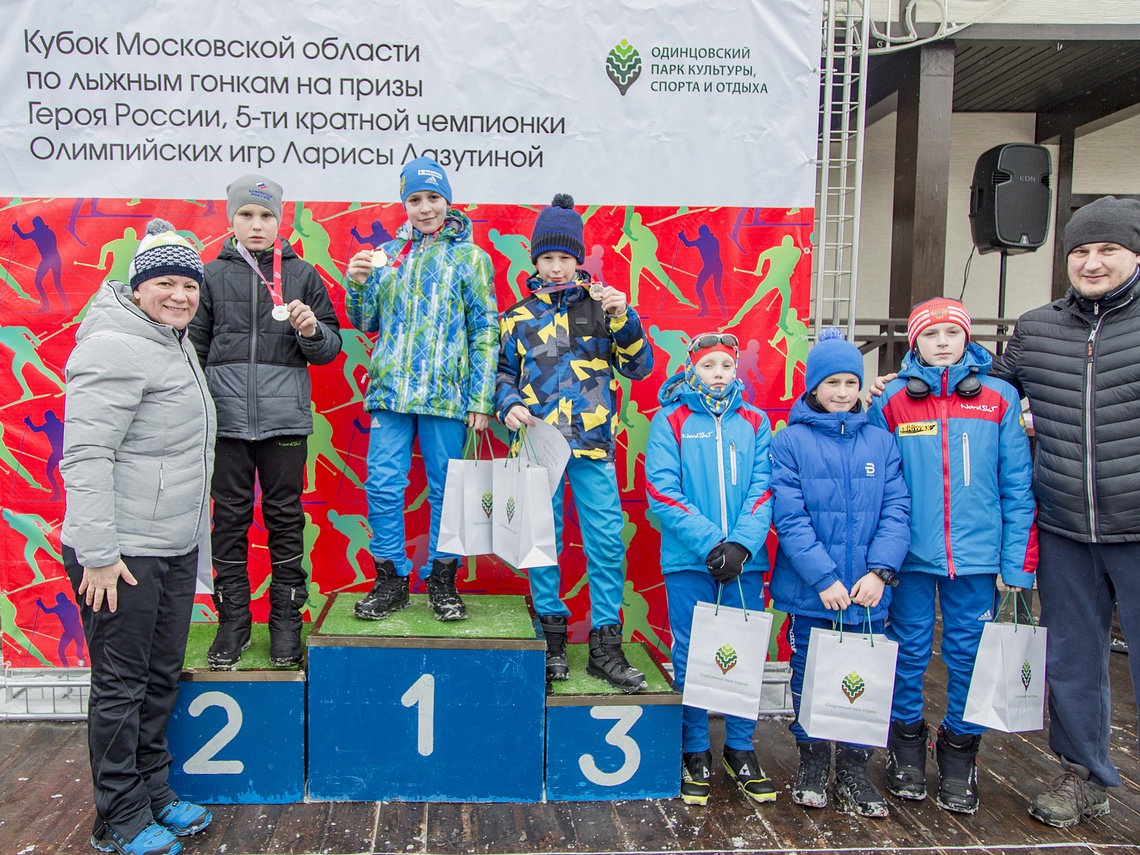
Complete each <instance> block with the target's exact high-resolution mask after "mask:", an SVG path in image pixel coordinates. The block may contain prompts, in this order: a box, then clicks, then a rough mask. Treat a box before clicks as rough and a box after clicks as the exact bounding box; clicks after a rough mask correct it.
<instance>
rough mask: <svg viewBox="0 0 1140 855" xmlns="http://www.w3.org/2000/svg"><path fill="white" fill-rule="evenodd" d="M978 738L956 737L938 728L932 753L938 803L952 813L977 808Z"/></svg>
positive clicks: (965, 811) (979, 744) (980, 738)
mask: <svg viewBox="0 0 1140 855" xmlns="http://www.w3.org/2000/svg"><path fill="white" fill-rule="evenodd" d="M981 745H982V737H981V736H959V735H958V734H956V733H954V732H953V731H950V730H947V729H946V728H945V727H940V728H938V741H937V742H936V743H935V751H936V753H937V755H938V797H937V798H936V799H935V801H937V802H938V806H939V807H940V808H944V809H945V810H949V811H953V812H954V813H975V812H976V811H977V809H978V803H979V801H978V760H977V757H978V749H979V748H980V747H981Z"/></svg>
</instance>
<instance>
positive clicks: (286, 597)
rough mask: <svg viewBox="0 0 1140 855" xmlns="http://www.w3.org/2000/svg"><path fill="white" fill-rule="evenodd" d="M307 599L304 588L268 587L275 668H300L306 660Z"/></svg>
mask: <svg viewBox="0 0 1140 855" xmlns="http://www.w3.org/2000/svg"><path fill="white" fill-rule="evenodd" d="M308 596H309V592H308V588H307V587H306V586H304V585H302V586H301V587H299V588H294V587H290V586H284V585H275V584H272V583H270V585H269V664H270V665H272V666H274V667H275V668H285V667H288V666H290V665H300V664H301V660H302V659H303V658H304V656H305V648H304V647H302V646H301V625H302V624H303V623H304V620H303V619H302V617H301V609H303V608H304V607H305V600H306V599H308Z"/></svg>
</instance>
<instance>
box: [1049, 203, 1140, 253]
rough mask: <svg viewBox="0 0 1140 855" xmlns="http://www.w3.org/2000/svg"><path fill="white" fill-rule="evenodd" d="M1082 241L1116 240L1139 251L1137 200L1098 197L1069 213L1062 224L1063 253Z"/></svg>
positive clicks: (1133, 250)
mask: <svg viewBox="0 0 1140 855" xmlns="http://www.w3.org/2000/svg"><path fill="white" fill-rule="evenodd" d="M1086 243H1118V244H1120V245H1121V246H1122V247H1124V248H1125V249H1127V250H1128V251H1129V252H1135V253H1140V200H1137V199H1117V198H1116V197H1115V196H1102V197H1101V198H1099V199H1097V200H1095V201H1093V202H1089V203H1088V204H1087V205H1085V206H1084V207H1083V208H1081V209H1080V210H1079V211H1077V212H1076V213H1075V214H1073V218H1072V219H1071V220H1069V224H1068V225H1067V226H1065V255H1066V256H1068V254H1069V253H1070V252H1072V251H1073V250H1074V249H1076V248H1077V247H1078V246H1084V245H1085V244H1086Z"/></svg>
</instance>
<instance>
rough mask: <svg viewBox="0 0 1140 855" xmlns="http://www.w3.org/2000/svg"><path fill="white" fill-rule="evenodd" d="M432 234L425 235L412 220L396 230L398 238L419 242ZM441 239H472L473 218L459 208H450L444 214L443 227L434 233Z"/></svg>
mask: <svg viewBox="0 0 1140 855" xmlns="http://www.w3.org/2000/svg"><path fill="white" fill-rule="evenodd" d="M426 237H431V236H430V235H425V234H424V233H423V232H421V231H419V230H417V229H416V228H415V227H414V226H412V222H411V220H408V221H407V222H405V223H404V224H403V225H402V226H400V228H399V229H397V230H396V240H411V241H412V242H413V243H419V242H420V241H422V240H423V239H424V238H426ZM434 237H436V238H437V239H440V240H452V241H463V240H471V218H470V217H468V216H467V215H466V214H465V213H463V212H462V211H460V210H459V209H458V208H448V209H447V214H446V215H445V216H444V220H443V227H442V228H441V229H440V230H439V231H438V232H437V233H436V234H435V235H434Z"/></svg>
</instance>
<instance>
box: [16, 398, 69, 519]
mask: <svg viewBox="0 0 1140 855" xmlns="http://www.w3.org/2000/svg"><path fill="white" fill-rule="evenodd" d="M24 424H26V425H27V426H28V427H29V428H31V429H32V430H34V431H35V432H36V433H42V434H44V435H45V436H47V439H48V442H49V443H50V444H51V454H50V455H48V459H47V479H48V483H49V484H51V498H52V501H55V500H56V499H61V498H63V491H62V490H61V489H60V486H59V461H60V460H62V459H63V422H61V421H60V420H59V416H57V415H56V414H55V411H53V410H48V411H46V412H45V413H44V423H43V424H42V425H37V424H36V423H35V422H33V421H32V417H31V416H24Z"/></svg>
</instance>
